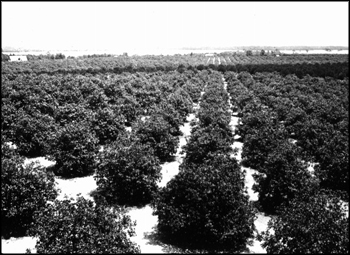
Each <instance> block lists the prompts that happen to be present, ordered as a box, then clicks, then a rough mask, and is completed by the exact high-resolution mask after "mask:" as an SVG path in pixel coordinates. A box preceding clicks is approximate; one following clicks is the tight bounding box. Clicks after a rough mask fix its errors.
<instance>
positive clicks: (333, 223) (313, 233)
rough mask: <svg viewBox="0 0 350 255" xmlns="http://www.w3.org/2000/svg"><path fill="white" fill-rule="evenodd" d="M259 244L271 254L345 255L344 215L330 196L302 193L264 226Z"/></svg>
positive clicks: (347, 240) (347, 235) (337, 200)
mask: <svg viewBox="0 0 350 255" xmlns="http://www.w3.org/2000/svg"><path fill="white" fill-rule="evenodd" d="M347 213H348V212H347ZM272 230H273V231H272ZM261 240H263V244H262V246H263V247H264V248H266V251H267V253H271V254H279V253H287V254H288V253H289V254H290V253H299V254H303V253H304V254H306V253H311V254H320V253H324V254H331V253H338V254H348V253H349V220H348V215H346V213H345V212H344V209H343V208H342V202H341V200H339V198H338V197H337V196H335V195H334V194H331V193H329V192H324V191H321V192H319V193H318V194H315V195H310V194H308V193H305V194H304V196H302V197H299V198H297V199H295V200H293V201H291V203H290V205H289V206H288V207H282V208H281V209H280V210H279V213H278V216H277V217H275V218H273V219H272V220H270V222H269V223H268V229H267V231H266V232H263V233H262V236H261Z"/></svg>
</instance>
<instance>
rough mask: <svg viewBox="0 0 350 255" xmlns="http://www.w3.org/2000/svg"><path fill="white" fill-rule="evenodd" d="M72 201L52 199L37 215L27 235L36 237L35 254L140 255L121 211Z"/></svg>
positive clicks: (131, 231)
mask: <svg viewBox="0 0 350 255" xmlns="http://www.w3.org/2000/svg"><path fill="white" fill-rule="evenodd" d="M72 200H73V199H71V200H68V199H65V200H63V201H59V200H55V202H54V203H52V204H49V205H48V206H47V207H46V208H45V209H43V210H40V211H37V212H36V214H35V217H34V218H35V222H34V223H33V225H32V227H31V228H30V230H29V231H28V234H29V235H31V236H35V237H37V238H38V242H37V244H36V246H35V248H36V250H37V253H39V254H45V253H140V249H139V247H138V246H137V245H136V244H135V243H133V242H131V241H130V239H129V237H131V236H133V235H134V234H135V231H134V228H133V227H134V223H132V222H131V220H130V217H129V216H127V215H125V213H124V212H123V210H122V209H120V208H118V207H113V208H108V207H107V206H106V205H96V206H95V205H94V203H93V202H92V201H90V200H86V199H85V198H83V197H78V198H77V200H76V201H75V202H73V201H72Z"/></svg>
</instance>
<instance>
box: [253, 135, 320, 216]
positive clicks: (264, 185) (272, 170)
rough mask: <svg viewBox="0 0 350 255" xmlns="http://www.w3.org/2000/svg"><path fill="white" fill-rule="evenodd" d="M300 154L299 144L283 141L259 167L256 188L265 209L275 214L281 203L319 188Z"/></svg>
mask: <svg viewBox="0 0 350 255" xmlns="http://www.w3.org/2000/svg"><path fill="white" fill-rule="evenodd" d="M297 156H298V149H297V148H296V146H295V145H294V144H292V143H289V142H284V143H281V144H280V145H277V147H276V148H275V149H274V150H273V151H271V152H270V153H269V154H268V156H267V159H266V162H265V163H264V165H263V166H261V167H259V168H258V169H257V170H258V171H259V173H258V174H256V175H255V176H254V178H255V180H256V183H255V184H254V185H253V190H254V191H255V192H258V193H259V203H260V205H261V206H262V209H263V210H264V211H265V212H268V213H275V212H276V209H277V208H278V207H279V206H280V205H281V204H282V203H286V204H288V202H289V201H290V200H292V199H293V198H294V197H296V196H297V195H298V194H299V193H302V192H307V191H308V190H312V189H316V188H317V185H318V183H317V181H316V180H313V178H312V176H311V174H310V173H309V172H308V170H307V165H306V164H305V163H303V162H301V161H300V160H298V158H297Z"/></svg>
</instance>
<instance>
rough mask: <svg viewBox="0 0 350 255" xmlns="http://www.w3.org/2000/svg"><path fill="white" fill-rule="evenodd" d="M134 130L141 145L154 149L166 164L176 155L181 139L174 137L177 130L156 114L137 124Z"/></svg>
mask: <svg viewBox="0 0 350 255" xmlns="http://www.w3.org/2000/svg"><path fill="white" fill-rule="evenodd" d="M132 130H133V133H134V134H135V135H136V136H137V137H138V138H139V139H140V141H141V143H143V144H145V145H148V146H149V147H151V148H153V150H154V153H155V155H156V156H157V157H158V158H159V160H160V161H162V162H164V161H166V160H168V159H169V158H170V157H171V156H173V155H174V154H175V153H176V149H177V145H178V143H179V137H178V136H174V135H173V134H174V133H175V130H174V129H173V127H172V126H171V125H170V124H169V122H167V121H165V120H164V118H163V117H162V116H161V115H158V114H154V115H152V116H150V118H148V119H146V120H144V121H143V120H140V121H138V122H135V123H134V125H133V127H132Z"/></svg>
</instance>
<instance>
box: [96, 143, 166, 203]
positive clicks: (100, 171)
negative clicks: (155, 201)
mask: <svg viewBox="0 0 350 255" xmlns="http://www.w3.org/2000/svg"><path fill="white" fill-rule="evenodd" d="M160 170H161V167H160V165H159V160H158V158H157V157H155V156H154V154H153V150H152V148H150V147H148V146H147V145H144V144H142V143H140V142H139V141H137V140H134V139H130V140H129V139H128V138H126V137H121V138H119V139H118V140H117V141H115V142H113V143H111V144H110V145H109V146H107V147H106V148H105V149H104V151H103V152H101V153H100V155H99V163H98V164H97V168H96V176H95V180H96V183H97V186H98V187H97V191H98V193H100V194H101V195H102V196H104V197H105V199H106V201H107V202H108V203H109V204H122V205H125V204H126V205H144V204H147V203H149V202H150V201H151V199H152V198H153V196H154V194H155V193H156V192H157V190H158V187H157V182H158V181H159V180H160V178H161V175H160Z"/></svg>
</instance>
